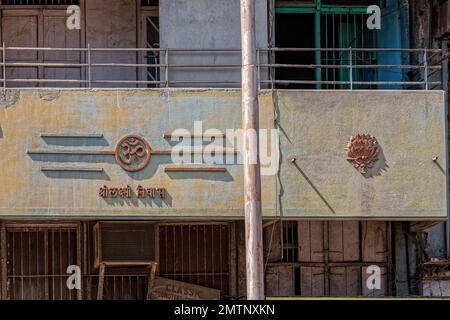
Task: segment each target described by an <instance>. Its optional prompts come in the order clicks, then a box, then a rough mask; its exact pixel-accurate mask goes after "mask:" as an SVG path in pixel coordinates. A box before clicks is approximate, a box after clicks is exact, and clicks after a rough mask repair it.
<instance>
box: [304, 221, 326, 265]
mask: <svg viewBox="0 0 450 320" xmlns="http://www.w3.org/2000/svg"><path fill="white" fill-rule="evenodd" d="M298 244H299V253H298V259H299V261H311V262H323V261H324V257H323V252H324V245H323V244H324V243H323V223H322V221H299V222H298Z"/></svg>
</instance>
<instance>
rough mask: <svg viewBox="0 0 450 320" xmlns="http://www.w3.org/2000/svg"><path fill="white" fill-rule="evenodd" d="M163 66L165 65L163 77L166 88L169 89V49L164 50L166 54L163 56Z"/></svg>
mask: <svg viewBox="0 0 450 320" xmlns="http://www.w3.org/2000/svg"><path fill="white" fill-rule="evenodd" d="M164 59H165V65H166V69H164V72H165V77H166V88H168V87H169V49H166V54H165V57H164Z"/></svg>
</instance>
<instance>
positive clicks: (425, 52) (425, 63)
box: [423, 49, 428, 90]
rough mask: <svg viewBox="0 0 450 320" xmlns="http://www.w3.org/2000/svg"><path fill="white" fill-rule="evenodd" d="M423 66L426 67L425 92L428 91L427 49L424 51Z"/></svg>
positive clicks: (424, 77) (424, 76)
mask: <svg viewBox="0 0 450 320" xmlns="http://www.w3.org/2000/svg"><path fill="white" fill-rule="evenodd" d="M423 66H424V67H425V70H424V75H423V81H424V82H425V90H428V57H427V49H424V50H423Z"/></svg>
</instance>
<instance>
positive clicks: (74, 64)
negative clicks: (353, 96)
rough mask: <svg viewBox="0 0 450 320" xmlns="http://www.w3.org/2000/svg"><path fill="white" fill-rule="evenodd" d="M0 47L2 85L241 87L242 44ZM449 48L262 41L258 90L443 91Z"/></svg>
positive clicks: (52, 86) (11, 86)
mask: <svg viewBox="0 0 450 320" xmlns="http://www.w3.org/2000/svg"><path fill="white" fill-rule="evenodd" d="M1 51H2V57H3V58H2V61H1V63H0V67H1V69H2V77H1V79H0V85H2V86H3V87H4V88H26V87H34V88H36V87H38V88H39V87H45V88H48V87H51V88H87V89H91V88H179V87H184V88H199V87H201V88H239V87H240V68H241V65H240V63H241V62H240V50H239V49H171V48H151V49H149V48H91V47H90V46H88V47H87V48H43V47H40V48H37V47H5V46H4V47H2V48H1ZM446 55H447V53H446V52H443V51H442V50H440V49H396V48H372V49H367V48H364V49H363V48H326V49H325V48H322V49H314V48H259V49H258V51H257V57H258V66H257V67H258V71H259V84H260V88H261V89H332V90H358V89H360V90H361V89H364V90H377V89H382V90H389V89H391V90H440V89H442V88H443V85H442V83H443V81H442V71H443V70H446V67H445V66H444V67H443V65H446V63H447V56H446ZM302 57H304V58H305V59H304V61H305V63H302ZM299 61H300V62H299ZM311 61H315V62H314V63H308V62H311ZM407 61H418V62H417V63H415V64H410V63H409V62H407Z"/></svg>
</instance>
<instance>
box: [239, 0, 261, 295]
mask: <svg viewBox="0 0 450 320" xmlns="http://www.w3.org/2000/svg"><path fill="white" fill-rule="evenodd" d="M241 45H242V120H243V135H244V137H243V138H244V139H243V140H244V148H243V159H244V194H245V196H244V210H245V239H246V266H247V299H248V300H262V299H264V264H263V242H262V216H261V173H260V162H259V110H258V109H259V106H258V84H257V81H258V76H257V66H256V63H257V61H256V60H257V59H256V32H255V0H241Z"/></svg>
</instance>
